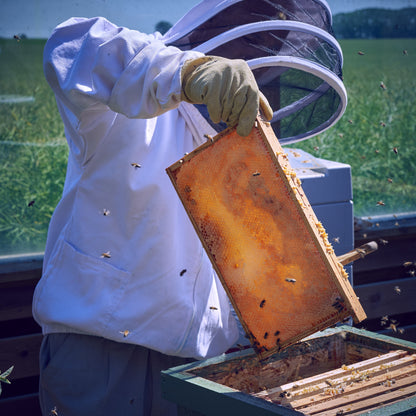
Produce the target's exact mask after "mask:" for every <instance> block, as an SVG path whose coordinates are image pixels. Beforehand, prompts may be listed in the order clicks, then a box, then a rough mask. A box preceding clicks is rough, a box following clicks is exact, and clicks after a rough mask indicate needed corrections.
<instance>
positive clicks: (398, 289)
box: [394, 286, 402, 295]
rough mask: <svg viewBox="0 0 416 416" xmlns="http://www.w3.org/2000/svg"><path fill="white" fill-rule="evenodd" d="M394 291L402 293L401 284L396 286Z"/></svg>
mask: <svg viewBox="0 0 416 416" xmlns="http://www.w3.org/2000/svg"><path fill="white" fill-rule="evenodd" d="M394 292H395V293H397V294H398V295H400V294H401V293H402V290H401V289H400V287H399V286H394Z"/></svg>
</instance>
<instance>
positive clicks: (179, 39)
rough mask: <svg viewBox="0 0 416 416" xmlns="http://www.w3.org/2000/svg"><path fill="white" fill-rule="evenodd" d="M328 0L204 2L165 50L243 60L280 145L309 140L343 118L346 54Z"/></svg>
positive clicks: (182, 22) (187, 17) (180, 24)
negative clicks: (334, 30)
mask: <svg viewBox="0 0 416 416" xmlns="http://www.w3.org/2000/svg"><path fill="white" fill-rule="evenodd" d="M331 24H332V16H331V12H330V9H329V6H328V4H327V3H326V1H324V0H256V1H250V0H223V1H220V2H219V1H218V0H206V1H203V2H201V3H200V4H198V5H197V6H195V7H194V8H193V9H192V10H190V11H189V13H187V14H186V15H185V16H184V17H183V18H182V19H181V20H179V21H178V22H177V23H176V24H175V25H174V26H173V27H172V28H171V29H170V30H169V31H168V32H167V33H166V34H165V35H164V36H163V41H164V42H165V43H166V44H167V45H173V46H176V47H178V48H180V49H182V50H184V51H185V50H194V51H199V52H203V53H204V54H207V55H216V56H222V57H227V58H229V59H244V60H246V61H247V63H248V64H249V66H250V68H251V69H252V71H253V73H254V75H255V78H256V80H257V83H258V85H259V87H260V90H261V91H262V92H263V94H264V95H265V96H266V98H267V100H268V101H269V103H270V105H271V107H272V108H273V110H274V115H273V119H272V126H273V128H274V130H275V133H276V135H277V137H278V138H279V140H280V142H281V143H282V144H288V143H293V142H296V141H299V140H304V139H307V138H309V137H312V136H314V135H316V134H318V133H320V132H322V131H324V130H326V129H327V128H329V127H331V126H332V125H334V124H335V123H336V122H337V121H338V120H339V118H340V117H341V116H342V114H343V113H344V111H345V108H346V105H347V94H346V90H345V88H344V85H343V82H342V63H343V57H342V51H341V48H340V46H339V44H338V42H337V41H336V40H335V38H334V37H333V34H332V28H331Z"/></svg>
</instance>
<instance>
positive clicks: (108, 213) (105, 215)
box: [102, 208, 110, 217]
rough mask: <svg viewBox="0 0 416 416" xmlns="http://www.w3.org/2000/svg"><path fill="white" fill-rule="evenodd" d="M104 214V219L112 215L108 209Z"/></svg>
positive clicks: (104, 210)
mask: <svg viewBox="0 0 416 416" xmlns="http://www.w3.org/2000/svg"><path fill="white" fill-rule="evenodd" d="M102 213H103V215H104V217H108V216H109V215H110V211H109V210H108V209H105V208H104V209H103V211H102Z"/></svg>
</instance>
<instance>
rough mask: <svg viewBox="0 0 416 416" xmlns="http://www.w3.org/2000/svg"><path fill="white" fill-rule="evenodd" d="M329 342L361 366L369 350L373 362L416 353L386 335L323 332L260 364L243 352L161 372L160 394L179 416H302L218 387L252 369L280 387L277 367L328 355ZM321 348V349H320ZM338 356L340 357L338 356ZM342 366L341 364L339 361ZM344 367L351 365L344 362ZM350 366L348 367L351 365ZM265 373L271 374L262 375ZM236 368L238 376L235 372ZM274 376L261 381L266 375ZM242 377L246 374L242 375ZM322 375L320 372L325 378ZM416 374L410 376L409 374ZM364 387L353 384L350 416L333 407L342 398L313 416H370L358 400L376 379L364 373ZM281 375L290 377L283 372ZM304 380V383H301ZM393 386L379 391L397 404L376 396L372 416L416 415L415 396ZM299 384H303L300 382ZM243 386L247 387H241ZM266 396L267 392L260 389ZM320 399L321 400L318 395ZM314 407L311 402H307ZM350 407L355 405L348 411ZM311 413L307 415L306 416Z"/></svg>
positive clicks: (415, 349)
mask: <svg viewBox="0 0 416 416" xmlns="http://www.w3.org/2000/svg"><path fill="white" fill-rule="evenodd" d="M332 342H335V344H339V347H340V349H342V348H345V349H347V350H349V351H350V354H351V356H356V360H355V361H356V362H358V363H359V362H360V361H361V360H362V359H363V358H360V356H361V354H362V355H363V357H364V359H365V358H366V357H365V356H366V355H368V353H369V351H371V350H373V354H372V356H373V357H377V358H376V360H377V359H378V357H382V356H383V354H385V353H388V352H390V351H396V350H403V351H407V352H408V353H409V354H416V344H415V343H413V342H410V341H405V340H402V339H398V338H393V337H390V336H386V335H380V334H376V333H373V332H369V331H366V330H362V329H357V328H352V327H349V326H339V327H337V328H330V329H326V330H324V331H322V332H317V333H315V334H313V335H311V336H310V337H308V338H306V339H305V340H303V341H302V342H300V343H298V344H296V345H293V346H291V347H289V348H287V349H286V350H284V351H282V352H280V353H276V354H275V355H273V356H272V357H269V358H268V360H266V361H265V362H259V361H258V360H257V357H256V356H255V355H254V353H253V350H251V349H248V350H243V351H238V352H234V353H231V354H222V355H221V356H218V357H214V358H210V359H207V360H203V361H196V362H194V363H191V364H185V365H182V366H179V367H175V368H171V369H168V370H165V371H162V395H163V397H164V398H165V399H167V400H170V401H172V402H175V403H177V404H178V406H179V407H178V410H180V411H179V412H178V414H180V415H187V416H191V415H195V416H197V415H198V416H201V415H206V416H211V415H212V416H228V415H230V414H238V415H241V416H251V415H263V416H266V415H270V416H271V415H280V416H301V415H305V413H304V412H303V411H299V410H296V409H295V408H290V407H289V408H287V407H284V406H283V405H279V404H277V403H273V402H270V401H267V400H264V399H263V398H260V397H259V396H260V394H262V393H259V394H253V393H252V392H247V391H246V392H244V391H242V390H239V389H238V388H236V387H231V386H229V385H227V383H225V384H224V383H222V382H221V381H222V380H221V378H222V377H223V376H225V377H226V378H230V377H234V379H236V378H237V377H240V378H241V380H243V379H244V378H247V376H248V375H247V372H249V370H250V369H255V367H259V371H263V373H261V375H258V376H257V377H256V380H257V379H259V381H258V385H259V386H262V384H261V383H262V382H263V381H264V380H261V378H267V377H269V380H272V381H273V382H274V383H277V384H276V386H278V385H279V383H278V381H276V377H277V378H279V374H278V373H276V374H275V373H273V370H276V369H277V367H275V365H276V364H279V363H280V362H285V361H288V360H289V361H290V360H292V359H295V360H296V359H300V360H301V359H302V357H303V356H304V355H305V353H306V354H308V352H310V351H316V352H318V353H320V354H322V356H324V355H325V353H326V354H328V351H329V349H330V348H329V349H326V348H325V347H326V346H330V345H331V343H332ZM319 346H321V348H322V349H318V348H319ZM340 355H341V356H342V354H340ZM341 356H340V357H337V354H333V356H332V360H335V361H336V360H342V358H341ZM340 362H341V361H340ZM309 365H310V366H313V367H314V368H315V367H317V370H316V374H318V375H320V374H321V373H320V372H319V365H317V364H316V362H310V363H309ZM348 365H350V364H349V363H348ZM351 367H352V366H351ZM266 368H269V370H266ZM237 369H239V372H237ZM389 369H390V367H389V366H388V365H386V369H385V372H386V374H385V375H386V379H389ZM270 370H272V372H271V373H270V374H269V375H268V376H266V377H264V375H265V372H266V371H270ZM245 373H246V374H245ZM323 374H324V373H322V375H323ZM413 374H414V371H413ZM362 375H363V376H364V377H363V380H362V383H361V384H360V383H356V385H357V387H358V388H360V387H361V391H362V392H363V397H360V398H359V400H358V401H356V402H355V403H356V404H357V405H358V406H355V407H356V409H355V410H354V411H353V410H352V409H351V412H350V411H348V410H347V409H348V408H349V407H350V405H349V404H347V405H346V406H342V407H341V408H340V410H339V411H338V410H337V409H334V408H333V407H332V408H331V401H332V399H335V400H336V399H337V398H338V397H343V395H344V394H343V393H340V394H339V395H338V394H336V395H334V396H332V395H331V396H324V398H325V397H327V398H329V401H328V408H329V410H328V411H327V412H325V410H323V411H322V413H321V412H317V413H316V414H329V415H331V416H335V415H336V414H339V415H341V414H344V413H345V414H350V413H351V414H355V415H360V416H367V415H369V411H368V410H369V409H368V408H366V407H365V406H364V405H363V406H362V407H361V408H362V410H361V411H360V410H357V408H358V409H359V408H360V404H361V400H363V399H365V398H366V397H369V396H366V390H367V389H368V388H370V387H369V384H371V383H372V379H373V377H374V375H373V374H371V373H370V374H368V379H367V377H366V372H365V371H364V372H363V373H362ZM284 376H285V377H286V376H287V377H290V376H289V375H287V374H286V372H285V373H284ZM304 380H305V381H306V379H304ZM391 381H392V383H393V385H392V386H384V387H383V386H382V385H380V386H379V387H380V388H381V389H383V388H384V389H385V393H386V394H389V390H390V389H392V390H393V391H396V392H397V400H392V401H390V402H386V403H383V401H382V400H381V398H380V396H374V397H373V401H374V407H373V408H372V409H371V415H372V416H387V415H390V416H392V415H409V416H410V415H415V414H416V396H415V395H414V394H413V395H410V396H409V395H408V396H407V397H406V392H403V391H401V389H400V387H399V386H396V384H398V383H396V384H394V380H391ZM299 383H301V382H300V381H299ZM245 386H246V387H248V388H249V387H250V386H248V385H245ZM262 391H264V392H267V390H264V389H262ZM314 394H317V395H319V392H316V393H314V392H311V397H314ZM320 399H322V396H320ZM311 403H312V401H311ZM351 407H353V406H351ZM306 414H309V413H306Z"/></svg>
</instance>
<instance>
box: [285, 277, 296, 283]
mask: <svg viewBox="0 0 416 416" xmlns="http://www.w3.org/2000/svg"><path fill="white" fill-rule="evenodd" d="M285 280H286V282H289V283H296V279H292V278H290V277H288V278H287V279H285Z"/></svg>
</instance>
